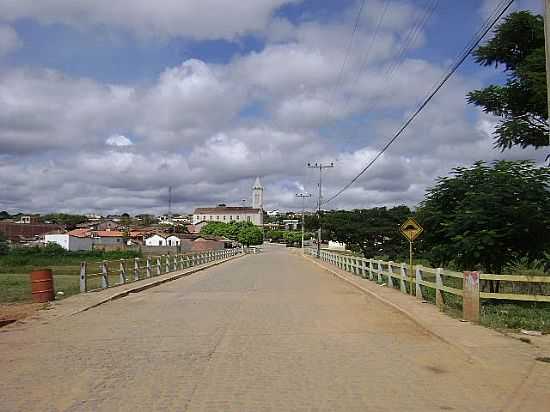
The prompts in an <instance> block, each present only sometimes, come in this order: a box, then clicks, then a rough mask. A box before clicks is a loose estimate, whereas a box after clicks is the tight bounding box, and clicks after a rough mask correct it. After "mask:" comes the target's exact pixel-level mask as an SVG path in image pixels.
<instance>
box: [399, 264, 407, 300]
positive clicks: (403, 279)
mask: <svg viewBox="0 0 550 412" xmlns="http://www.w3.org/2000/svg"><path fill="white" fill-rule="evenodd" d="M399 288H400V289H401V292H403V293H407V265H406V264H405V263H401V278H399Z"/></svg>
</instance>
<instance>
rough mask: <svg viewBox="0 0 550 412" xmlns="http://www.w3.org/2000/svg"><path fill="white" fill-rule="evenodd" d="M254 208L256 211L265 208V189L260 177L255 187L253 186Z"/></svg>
mask: <svg viewBox="0 0 550 412" xmlns="http://www.w3.org/2000/svg"><path fill="white" fill-rule="evenodd" d="M252 207H253V208H254V209H263V208H264V187H263V186H262V183H261V182H260V177H259V176H258V177H257V178H256V181H255V182H254V186H252Z"/></svg>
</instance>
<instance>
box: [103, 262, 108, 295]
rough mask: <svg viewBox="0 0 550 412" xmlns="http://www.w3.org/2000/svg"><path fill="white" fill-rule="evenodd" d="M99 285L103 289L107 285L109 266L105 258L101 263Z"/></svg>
mask: <svg viewBox="0 0 550 412" xmlns="http://www.w3.org/2000/svg"><path fill="white" fill-rule="evenodd" d="M101 287H102V288H103V289H106V288H108V287H109V267H108V266H107V261H106V260H104V261H103V262H102V263H101Z"/></svg>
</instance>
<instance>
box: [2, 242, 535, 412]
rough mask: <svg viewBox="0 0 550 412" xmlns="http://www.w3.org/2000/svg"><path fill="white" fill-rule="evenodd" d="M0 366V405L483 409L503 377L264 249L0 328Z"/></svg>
mask: <svg viewBox="0 0 550 412" xmlns="http://www.w3.org/2000/svg"><path fill="white" fill-rule="evenodd" d="M0 365H1V375H0V388H1V389H0V391H1V392H0V410H2V411H33V410H36V411H57V410H64V411H126V410H128V411H141V410H144V411H163V410H166V411H172V410H173V411H337V410H338V411H398V410H403V411H412V410H414V411H416V410H418V411H439V410H457V411H492V410H495V411H496V410H502V408H503V406H504V405H505V404H506V402H507V397H508V395H509V394H510V387H509V386H508V385H509V383H507V381H506V379H505V378H504V377H499V376H494V374H492V373H491V370H489V369H486V368H484V367H483V365H480V364H477V363H475V362H474V361H471V360H468V358H467V357H466V355H464V354H463V353H462V352H461V351H459V350H457V349H455V348H453V347H451V346H449V345H447V344H445V343H443V342H441V341H439V340H438V339H436V338H434V337H432V336H431V335H429V334H427V333H425V332H424V331H422V330H421V329H419V328H418V327H417V326H416V325H415V324H414V323H413V322H412V321H410V320H408V319H407V318H405V317H404V316H403V315H401V314H400V313H398V312H396V311H394V310H393V309H391V308H389V307H387V306H385V305H383V304H381V303H379V302H378V301H376V300H375V299H373V298H371V297H369V296H366V295H364V294H363V293H361V292H360V291H358V290H356V289H354V288H353V287H351V286H349V285H347V284H345V283H344V282H342V281H339V280H337V279H334V278H333V277H332V276H331V275H330V274H328V273H327V272H325V271H322V270H321V269H319V268H318V267H316V266H314V265H313V264H311V263H310V262H307V261H306V260H304V259H303V258H301V257H299V256H296V255H292V254H291V253H289V252H288V251H287V250H285V249H276V248H271V250H268V251H266V252H265V253H262V254H259V255H253V256H247V257H245V258H242V259H237V260H234V261H231V262H228V263H225V264H223V265H221V266H217V267H215V268H212V269H208V270H206V271H204V272H201V273H197V274H195V275H192V276H190V277H187V278H182V279H180V280H178V281H175V282H172V283H169V284H165V285H162V286H159V287H156V288H153V289H150V290H147V291H145V292H142V293H139V294H136V295H131V296H130V297H127V298H124V299H121V300H118V301H115V302H112V303H109V304H106V305H103V306H100V307H98V308H96V309H93V310H90V311H87V312H84V313H81V314H79V315H76V316H72V317H70V318H67V319H63V320H59V321H56V322H50V323H48V324H41V325H33V326H32V327H20V328H17V329H13V330H6V331H4V332H2V333H0ZM541 410H542V409H541Z"/></svg>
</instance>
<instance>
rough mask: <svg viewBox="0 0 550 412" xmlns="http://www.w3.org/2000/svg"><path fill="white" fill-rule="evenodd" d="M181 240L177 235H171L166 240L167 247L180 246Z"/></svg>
mask: <svg viewBox="0 0 550 412" xmlns="http://www.w3.org/2000/svg"><path fill="white" fill-rule="evenodd" d="M180 243H181V239H180V238H179V237H177V236H176V235H170V236H168V237H167V238H166V246H179V245H180Z"/></svg>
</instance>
